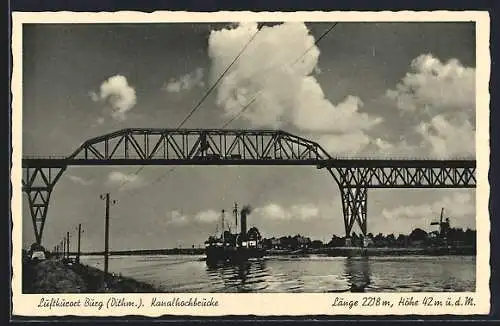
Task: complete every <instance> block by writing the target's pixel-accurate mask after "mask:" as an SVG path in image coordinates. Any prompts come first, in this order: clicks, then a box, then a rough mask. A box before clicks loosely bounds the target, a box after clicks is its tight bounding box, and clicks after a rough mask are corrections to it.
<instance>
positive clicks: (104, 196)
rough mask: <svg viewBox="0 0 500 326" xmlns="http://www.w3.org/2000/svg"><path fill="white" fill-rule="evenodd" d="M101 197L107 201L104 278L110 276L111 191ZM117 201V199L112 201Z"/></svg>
mask: <svg viewBox="0 0 500 326" xmlns="http://www.w3.org/2000/svg"><path fill="white" fill-rule="evenodd" d="M101 199H102V200H105V201H106V215H105V217H104V280H106V278H107V277H108V266H109V265H108V261H109V205H110V202H109V193H106V194H105V195H101ZM112 203H113V204H115V203H116V201H115V200H113V202H112Z"/></svg>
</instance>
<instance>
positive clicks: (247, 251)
mask: <svg viewBox="0 0 500 326" xmlns="http://www.w3.org/2000/svg"><path fill="white" fill-rule="evenodd" d="M264 255H265V250H264V249H260V248H241V247H240V248H234V247H208V248H207V249H206V256H207V262H224V261H245V260H248V259H251V258H262V257H264Z"/></svg>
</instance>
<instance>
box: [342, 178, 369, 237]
mask: <svg viewBox="0 0 500 326" xmlns="http://www.w3.org/2000/svg"><path fill="white" fill-rule="evenodd" d="M340 194H341V198H342V211H343V214H344V226H345V234H346V238H349V237H350V236H351V231H352V228H353V226H354V222H355V221H356V222H357V223H358V226H359V228H360V229H361V232H362V233H363V235H364V236H366V231H367V208H368V207H367V206H368V189H367V188H364V187H357V188H352V187H350V188H344V187H340Z"/></svg>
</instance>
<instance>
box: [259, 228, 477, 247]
mask: <svg viewBox="0 0 500 326" xmlns="http://www.w3.org/2000/svg"><path fill="white" fill-rule="evenodd" d="M367 238H368V239H369V240H368V241H367V242H368V244H367V245H368V246H369V247H379V248H405V247H432V246H443V245H452V246H472V247H475V245H476V230H472V229H469V228H467V229H466V230H464V229H462V228H450V229H448V230H447V234H446V235H445V236H443V235H442V234H440V233H439V232H437V231H433V232H429V233H428V232H426V231H424V230H422V229H420V228H416V229H414V230H413V231H412V232H410V234H399V235H397V236H396V235H394V234H393V233H391V234H388V235H384V234H382V233H378V234H377V235H373V234H372V233H368V234H367ZM262 244H263V246H264V248H265V249H292V250H297V249H301V248H313V249H319V248H324V247H344V246H345V245H346V238H345V237H339V236H337V235H335V234H334V235H333V236H332V238H331V240H330V241H329V242H327V243H323V241H321V240H311V239H310V238H308V237H303V236H301V235H300V234H297V235H295V236H290V235H287V236H282V237H280V238H266V239H263V242H262ZM364 244H365V239H364V236H363V234H359V235H358V234H357V233H355V232H353V233H352V234H351V245H352V246H356V247H361V246H363V245H364Z"/></svg>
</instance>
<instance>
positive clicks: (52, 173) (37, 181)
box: [22, 166, 66, 245]
mask: <svg viewBox="0 0 500 326" xmlns="http://www.w3.org/2000/svg"><path fill="white" fill-rule="evenodd" d="M64 170H66V167H65V166H64V167H23V177H22V179H23V180H22V182H23V192H25V193H26V195H27V196H28V205H29V210H30V215H31V220H32V222H33V229H34V231H35V241H36V244H38V245H41V244H42V236H43V228H44V226H45V221H46V219H47V211H48V208H49V201H50V195H51V193H52V190H53V189H54V186H55V184H56V182H57V181H58V180H59V178H60V177H61V175H62V174H63V172H64Z"/></svg>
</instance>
